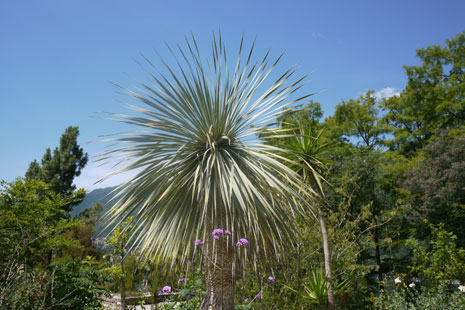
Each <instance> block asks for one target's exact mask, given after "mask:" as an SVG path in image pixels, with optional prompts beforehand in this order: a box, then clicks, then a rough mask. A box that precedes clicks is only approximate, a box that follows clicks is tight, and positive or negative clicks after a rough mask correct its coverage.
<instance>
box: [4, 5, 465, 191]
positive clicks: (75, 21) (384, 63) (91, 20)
mask: <svg viewBox="0 0 465 310" xmlns="http://www.w3.org/2000/svg"><path fill="white" fill-rule="evenodd" d="M464 13H465V1H463V0H460V1H459V0H456V1H445V0H444V1H428V0H416V1H413V0H411V1H409V0H403V1H376V0H367V1H357V0H352V1H309V0H307V1H285V0H281V1H274V0H267V1H254V0H248V1H243V0H235V1H218V0H216V1H202V0H197V1H141V0H133V1H118V0H111V1H109V0H100V1H95V0H93V1H84V0H81V1H77V0H56V1H51V0H40V1H39V0H30V1H21V0H18V1H13V0H10V1H7V0H0V107H1V113H0V126H1V127H0V129H1V130H0V141H1V148H0V179H3V180H7V181H12V180H14V178H15V177H17V176H22V175H24V173H25V171H26V169H27V167H28V165H29V163H30V162H31V161H32V160H33V159H39V160H40V158H41V157H42V155H43V153H44V151H45V149H46V148H47V147H52V148H54V147H55V146H57V144H58V140H59V137H60V135H61V133H62V132H63V131H64V129H65V128H66V127H68V126H70V125H74V126H76V125H77V126H79V127H80V131H81V135H80V138H79V143H80V144H81V145H82V146H83V147H84V148H85V150H86V151H87V152H88V153H89V154H90V155H91V156H94V155H97V154H99V153H100V152H101V151H102V145H99V144H86V142H87V141H90V140H95V139H96V138H97V137H98V136H99V135H101V134H107V133H113V132H117V131H119V130H120V128H117V127H115V125H114V124H113V123H112V122H109V121H103V120H100V119H96V118H93V117H91V116H93V115H95V112H100V111H112V112H113V111H124V109H123V108H122V106H121V104H120V103H119V102H118V100H121V99H122V97H121V96H119V95H118V94H116V91H115V89H114V88H113V87H112V86H110V84H109V83H108V82H109V81H111V82H117V83H121V84H123V85H124V86H127V87H129V88H131V87H132V86H135V82H134V81H133V79H132V78H130V77H129V76H131V77H134V78H143V77H144V74H143V72H142V71H141V70H140V69H139V67H138V65H137V64H136V63H135V61H134V59H140V54H144V55H147V56H149V57H150V58H151V59H153V60H154V61H155V62H156V61H157V59H158V58H157V57H156V56H155V55H154V54H153V52H152V49H153V48H155V49H157V50H164V48H163V44H164V43H163V42H164V41H167V42H168V43H172V44H176V43H182V41H183V38H184V35H186V34H189V33H191V32H192V33H194V34H195V36H196V37H197V39H198V41H199V44H200V45H202V46H204V45H205V46H207V47H209V44H210V40H211V35H212V32H214V31H218V30H219V29H220V30H221V32H222V35H223V39H224V40H225V41H226V44H227V46H228V47H229V48H231V49H233V50H236V48H237V45H238V42H239V38H240V36H241V34H242V33H245V35H246V38H247V39H249V40H250V39H253V38H254V37H256V38H257V45H258V47H259V50H265V49H267V48H269V47H271V48H272V50H273V51H274V52H276V53H278V52H281V51H283V50H286V55H285V61H284V65H293V64H298V66H299V72H300V73H302V74H305V73H310V72H312V74H311V77H310V82H309V83H308V85H307V90H308V91H309V92H314V91H322V92H321V93H319V94H317V95H315V96H314V98H313V99H314V100H315V101H318V102H320V103H321V104H322V106H323V109H324V110H325V112H326V115H328V114H331V113H332V112H333V109H334V106H335V105H336V104H338V103H339V102H340V101H341V100H343V99H350V98H354V97H357V96H359V95H360V94H361V93H363V92H365V91H366V90H368V89H373V90H376V91H380V90H382V89H386V88H391V90H390V92H391V93H392V92H396V91H400V90H401V89H402V88H403V87H404V85H405V82H406V79H405V75H404V72H403V69H402V66H403V65H414V64H418V61H417V59H416V58H415V50H416V49H417V48H422V47H427V46H428V45H433V44H443V43H444V40H445V39H448V38H451V37H453V36H455V35H456V34H457V33H459V32H460V31H463V30H465V18H464ZM128 75H129V76H128ZM105 171H106V170H105V169H102V168H97V167H96V165H95V164H93V163H91V164H89V165H88V167H87V168H86V169H85V170H84V173H83V175H82V176H81V177H80V178H79V179H78V180H77V184H78V185H79V186H84V187H86V188H87V189H91V188H92V187H91V184H92V183H93V182H94V181H96V179H97V178H98V177H101V176H102V174H103V173H105ZM118 181H119V179H113V181H112V182H110V183H106V184H104V185H110V184H114V183H117V182H118Z"/></svg>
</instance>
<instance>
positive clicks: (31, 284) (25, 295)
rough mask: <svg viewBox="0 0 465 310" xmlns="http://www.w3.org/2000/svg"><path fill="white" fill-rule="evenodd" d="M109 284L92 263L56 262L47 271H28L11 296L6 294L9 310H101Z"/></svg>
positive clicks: (3, 304)
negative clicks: (104, 288)
mask: <svg viewBox="0 0 465 310" xmlns="http://www.w3.org/2000/svg"><path fill="white" fill-rule="evenodd" d="M105 280H106V278H105V276H104V274H103V273H102V271H101V269H100V266H99V264H98V263H96V262H94V261H92V260H84V261H77V260H76V261H62V262H54V263H52V264H50V265H48V266H47V268H46V269H45V270H43V271H40V272H39V271H37V270H24V271H23V272H21V273H20V274H19V275H18V277H17V281H16V283H15V285H14V286H12V287H10V290H9V291H8V292H2V294H5V293H7V294H5V295H2V296H5V298H2V299H1V300H0V308H1V309H5V310H46V309H56V310H67V309H75V310H91V309H101V302H100V300H99V299H98V298H97V297H98V296H100V295H103V294H106V293H107V292H106V291H105V290H103V289H101V288H100V287H101V285H102V283H103V282H104V281H105Z"/></svg>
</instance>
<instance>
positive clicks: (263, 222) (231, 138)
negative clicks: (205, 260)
mask: <svg viewBox="0 0 465 310" xmlns="http://www.w3.org/2000/svg"><path fill="white" fill-rule="evenodd" d="M254 44H255V43H253V44H252V46H251V48H250V49H249V51H248V52H247V53H244V42H243V39H242V40H241V42H240V48H239V55H238V57H237V60H236V61H235V65H234V70H233V71H230V70H229V68H228V59H227V57H226V48H225V46H224V43H223V41H222V40H221V36H214V37H213V44H212V55H211V57H210V58H209V60H207V61H206V64H205V63H203V62H202V61H201V56H200V52H199V50H198V48H197V43H196V41H195V38H194V37H193V36H192V37H191V38H190V39H186V48H185V49H182V48H181V47H178V51H177V53H175V52H174V51H173V50H171V51H172V53H173V54H172V55H173V57H175V63H176V65H175V67H172V66H170V65H168V63H167V62H165V61H163V60H162V64H163V66H164V67H165V69H166V73H161V72H157V73H156V74H152V73H150V72H149V71H147V72H148V74H149V81H147V82H140V87H139V88H138V89H136V90H128V89H125V88H124V87H122V86H117V87H119V88H120V89H121V90H122V91H124V92H126V93H127V94H128V95H129V96H131V97H133V98H135V99H137V100H138V101H139V102H140V103H141V104H143V105H144V107H138V106H133V105H131V106H130V108H131V109H132V110H133V111H134V112H135V113H136V115H129V114H128V115H126V114H113V113H109V117H110V118H112V119H113V120H116V121H119V122H123V123H127V124H130V125H135V126H138V127H140V128H141V130H139V131H134V132H129V133H125V134H121V135H117V136H114V137H113V136H110V137H107V138H106V139H104V140H105V141H107V142H112V143H115V144H114V145H113V146H112V148H111V149H110V150H109V151H107V152H105V153H104V154H102V159H101V160H102V162H108V161H116V162H117V163H123V164H125V166H124V167H123V168H121V169H120V170H118V173H119V172H125V171H131V170H136V171H139V172H138V173H137V174H136V175H135V176H134V177H133V178H132V179H131V180H128V181H127V182H126V183H124V184H122V185H120V186H119V187H118V188H117V189H116V190H115V193H116V196H115V198H114V202H115V203H114V206H113V208H112V210H110V213H108V217H109V222H110V224H115V223H119V222H121V221H124V219H125V218H127V217H128V216H134V218H135V221H136V225H137V230H136V232H135V233H134V239H135V244H136V245H138V246H139V247H140V248H141V250H142V252H143V253H145V255H147V256H149V255H154V256H156V257H158V258H160V259H162V260H174V258H175V257H176V256H179V255H180V256H182V257H184V258H187V257H189V256H190V255H191V254H192V253H193V252H194V250H195V248H194V240H196V239H204V238H207V237H210V236H211V231H209V230H210V229H211V228H212V227H214V228H216V227H221V228H224V229H228V230H230V231H232V232H233V236H232V238H231V242H234V241H237V240H238V239H239V238H242V237H247V238H248V239H249V240H250V245H251V246H250V247H249V249H248V250H247V252H248V253H249V254H252V255H268V254H270V253H273V252H275V251H278V250H280V249H282V248H283V247H284V246H286V245H287V244H289V243H290V242H292V240H293V238H294V225H290V224H289V215H291V214H292V213H293V212H300V211H301V210H300V209H299V207H297V204H296V203H295V201H296V199H297V197H298V196H299V192H302V190H303V188H302V183H301V177H300V176H299V174H298V173H297V172H296V171H294V170H293V169H291V168H290V167H289V166H288V165H285V164H283V162H282V159H283V157H282V155H278V153H281V154H283V153H286V152H288V151H285V150H280V152H275V151H276V148H272V147H270V146H268V145H265V144H262V143H261V142H260V141H259V140H258V136H259V135H260V133H261V132H262V131H263V130H264V128H266V127H267V126H269V125H270V124H271V121H272V120H273V119H275V117H276V116H277V114H278V113H280V112H281V111H282V109H283V108H285V107H288V106H289V105H292V104H293V103H294V102H295V101H296V100H297V101H298V100H300V99H303V98H305V97H307V96H301V97H300V98H298V99H295V100H292V99H291V97H292V96H293V94H294V93H295V92H296V91H297V90H298V89H299V88H300V87H301V86H302V79H301V78H294V76H295V72H296V71H295V68H291V69H289V70H287V71H285V72H284V73H283V74H282V75H280V76H278V77H277V78H276V79H275V80H272V82H271V83H270V82H268V81H269V80H270V77H271V76H272V71H273V70H274V69H275V68H276V66H277V64H278V62H279V60H280V59H281V57H282V55H281V56H279V57H278V58H277V59H276V60H274V61H272V60H271V59H270V56H269V55H270V54H269V53H266V54H265V56H264V57H262V58H261V59H259V60H258V61H255V62H254V61H253V58H254V56H253V54H254ZM176 55H177V56H176ZM244 56H245V57H244ZM244 59H245V60H244ZM147 62H148V64H149V65H150V66H152V65H153V64H152V63H151V62H150V61H149V60H147ZM233 244H234V243H233Z"/></svg>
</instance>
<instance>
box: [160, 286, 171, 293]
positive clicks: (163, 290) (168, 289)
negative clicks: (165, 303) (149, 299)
mask: <svg viewBox="0 0 465 310" xmlns="http://www.w3.org/2000/svg"><path fill="white" fill-rule="evenodd" d="M161 291H162V292H163V293H171V286H168V285H167V286H164V287H163V288H162V289H161Z"/></svg>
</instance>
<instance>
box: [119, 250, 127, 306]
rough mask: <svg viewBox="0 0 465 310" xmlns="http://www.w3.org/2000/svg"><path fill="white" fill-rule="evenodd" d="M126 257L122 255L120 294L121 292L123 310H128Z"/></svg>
mask: <svg viewBox="0 0 465 310" xmlns="http://www.w3.org/2000/svg"><path fill="white" fill-rule="evenodd" d="M124 282H125V281H124V256H123V255H121V283H120V292H121V307H120V309H121V310H126V287H125V286H126V285H125V283H124Z"/></svg>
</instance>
